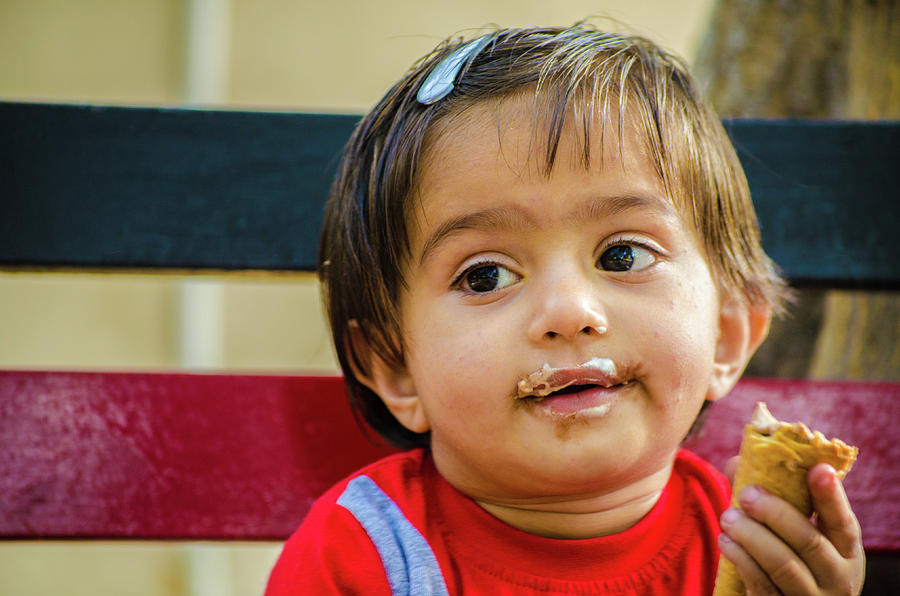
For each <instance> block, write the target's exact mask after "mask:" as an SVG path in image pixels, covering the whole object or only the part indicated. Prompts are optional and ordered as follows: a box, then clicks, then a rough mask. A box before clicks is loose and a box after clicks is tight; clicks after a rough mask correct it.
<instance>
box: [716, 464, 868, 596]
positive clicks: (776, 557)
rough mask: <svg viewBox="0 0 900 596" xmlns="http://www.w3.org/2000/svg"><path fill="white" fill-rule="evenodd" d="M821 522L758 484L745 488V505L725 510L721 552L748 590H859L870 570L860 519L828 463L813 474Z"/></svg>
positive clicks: (804, 592) (847, 592)
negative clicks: (813, 520) (867, 568)
mask: <svg viewBox="0 0 900 596" xmlns="http://www.w3.org/2000/svg"><path fill="white" fill-rule="evenodd" d="M808 481H809V488H810V492H811V494H812V499H813V507H814V510H815V513H816V522H815V523H811V522H810V520H809V519H807V518H806V517H804V516H803V514H802V513H800V512H799V511H797V510H796V509H795V508H794V507H792V506H791V505H790V504H789V503H787V502H786V501H784V500H782V499H780V498H778V497H775V496H773V495H771V494H769V493H766V492H765V491H762V490H761V489H759V488H758V487H755V486H750V487H747V488H746V489H744V490H743V491H741V493H740V495H739V502H740V505H741V507H742V508H743V511H741V510H740V509H736V508H732V509H729V510H727V511H726V512H725V513H724V514H723V515H722V530H723V534H722V537H721V538H720V540H719V546H720V548H721V551H722V554H723V555H724V556H725V557H726V558H728V559H729V560H731V561H732V562H733V563H734V564H735V567H736V568H737V571H738V573H739V574H740V575H741V577H742V579H743V580H744V583H745V585H746V586H747V593H748V594H787V595H794V594H797V595H807V594H840V595H856V594H859V592H860V590H861V589H862V584H863V579H864V576H865V553H864V551H863V546H862V536H861V533H860V528H859V522H858V521H857V520H856V516H855V515H854V514H853V510H852V509H851V507H850V502H849V501H848V500H847V495H846V493H845V492H844V488H843V486H842V484H841V482H840V480H838V478H837V476H836V475H835V473H834V469H833V468H832V467H831V466H829V465H827V464H818V465H816V466H814V467H813V468H812V469H811V470H810V472H809V476H808Z"/></svg>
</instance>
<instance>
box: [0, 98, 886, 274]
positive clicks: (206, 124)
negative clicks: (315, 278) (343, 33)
mask: <svg viewBox="0 0 900 596" xmlns="http://www.w3.org/2000/svg"><path fill="white" fill-rule="evenodd" d="M357 119H358V117H356V116H343V115H325V114H285V113H265V112H231V111H202V110H171V109H152V108H94V107H78V106H58V105H35V104H13V103H6V104H4V103H0V163H2V164H3V165H2V168H0V200H2V203H0V205H2V207H0V266H6V267H16V266H25V267H28V266H43V265H48V266H63V267H66V266H68V267H112V268H118V267H121V268H135V267H139V268H162V269H166V268H211V269H276V270H311V269H312V268H313V267H314V265H315V253H316V247H317V242H318V238H317V237H318V228H319V224H320V222H321V209H322V203H323V202H324V199H325V196H326V194H327V189H328V185H329V183H330V180H331V177H332V176H333V173H334V169H335V167H336V163H337V159H338V155H339V153H340V149H341V147H342V146H343V143H344V142H345V140H346V139H347V138H348V137H349V135H350V132H351V130H352V128H353V125H354V124H355V122H356V121H357ZM726 128H727V130H728V132H729V134H730V135H731V136H732V138H733V140H734V141H735V145H736V146H737V148H738V152H739V155H740V157H741V160H742V162H743V164H744V167H745V169H746V171H747V176H748V178H749V179H750V186H751V189H752V191H753V196H754V201H755V202H756V204H757V210H758V212H759V216H760V222H761V225H762V227H763V238H764V244H765V246H766V249H767V250H768V251H769V253H770V254H771V255H772V257H773V258H774V259H775V260H776V262H778V263H779V264H780V265H781V266H782V267H783V268H784V270H785V272H786V273H787V274H788V275H789V277H791V278H792V280H794V281H795V282H798V283H829V284H838V285H870V286H871V285H883V286H886V287H897V286H900V264H898V260H900V234H898V233H897V230H898V227H900V205H898V203H900V190H898V189H900V123H896V122H894V123H885V122H882V123H854V122H823V121H796V120H772V121H761V120H733V121H727V122H726Z"/></svg>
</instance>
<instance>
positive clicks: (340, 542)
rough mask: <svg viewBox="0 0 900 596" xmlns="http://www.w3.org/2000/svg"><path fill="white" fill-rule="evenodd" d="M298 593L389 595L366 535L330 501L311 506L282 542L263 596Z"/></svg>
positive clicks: (348, 515) (377, 559) (357, 524)
mask: <svg viewBox="0 0 900 596" xmlns="http://www.w3.org/2000/svg"><path fill="white" fill-rule="evenodd" d="M301 594H303V595H305V594H360V595H363V594H365V595H372V596H380V595H384V596H390V594H391V591H390V585H389V583H388V580H387V575H386V573H385V570H384V565H383V564H382V562H381V558H380V556H379V554H378V551H377V550H376V548H375V546H374V545H373V544H372V541H371V540H370V538H369V536H368V535H367V534H366V531H365V530H364V529H363V528H362V526H361V525H360V524H359V522H358V521H357V520H356V518H354V517H353V515H352V514H351V513H350V512H349V511H347V510H346V509H344V508H343V507H341V506H340V505H337V504H335V503H333V502H332V503H322V502H319V503H317V504H316V505H315V506H314V507H313V509H312V510H311V511H310V512H309V515H308V516H307V518H306V519H305V520H304V522H303V524H302V525H301V526H300V528H299V529H298V530H297V531H296V532H295V533H294V535H293V536H291V538H290V539H289V540H288V541H287V542H286V543H285V545H284V548H283V549H282V552H281V555H280V556H279V558H278V561H277V562H276V563H275V567H274V568H273V569H272V573H271V575H270V576H269V582H268V586H267V587H266V596H288V595H291V596H294V595H301Z"/></svg>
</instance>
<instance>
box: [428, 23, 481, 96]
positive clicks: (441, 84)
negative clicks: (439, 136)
mask: <svg viewBox="0 0 900 596" xmlns="http://www.w3.org/2000/svg"><path fill="white" fill-rule="evenodd" d="M490 40H491V36H490V35H485V36H482V37H479V38H478V39H476V40H474V41H470V42H469V43H467V44H466V45H464V46H462V47H460V48H458V49H457V50H456V51H454V52H453V53H452V54H450V55H449V56H447V57H446V58H444V59H443V60H442V61H441V63H440V64H438V65H437V66H435V67H434V70H432V71H431V74H429V75H428V77H426V79H425V82H424V83H422V86H421V87H419V92H418V93H417V94H416V99H417V100H419V103H421V104H425V105H426V106H428V105H431V104H433V103H434V102H436V101H438V100H439V99H441V98H442V97H445V96H446V95H447V94H448V93H450V91H452V90H453V85H454V83H456V77H457V75H458V74H459V71H460V69H461V68H462V66H463V63H465V61H466V60H467V59H469V58H473V57H474V56H475V55H476V54H478V52H480V51H481V48H483V47H484V46H485V45H486V44H487V42H489V41H490Z"/></svg>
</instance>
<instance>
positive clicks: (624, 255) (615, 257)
mask: <svg viewBox="0 0 900 596" xmlns="http://www.w3.org/2000/svg"><path fill="white" fill-rule="evenodd" d="M655 262H656V256H654V254H653V253H652V252H650V251H649V250H647V249H646V248H642V247H640V246H635V245H634V244H616V245H614V246H610V247H609V248H607V249H606V250H605V251H603V254H602V255H600V258H599V259H598V260H597V265H598V266H599V267H600V268H601V269H603V270H604V271H640V270H641V269H646V268H647V267H649V266H650V265H652V264H653V263H655Z"/></svg>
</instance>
